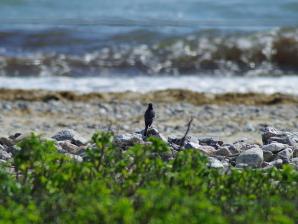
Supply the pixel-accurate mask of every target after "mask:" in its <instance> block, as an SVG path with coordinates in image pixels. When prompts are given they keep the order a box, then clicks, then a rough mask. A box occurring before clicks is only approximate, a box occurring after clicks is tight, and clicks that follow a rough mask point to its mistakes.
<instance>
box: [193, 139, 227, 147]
mask: <svg viewBox="0 0 298 224" xmlns="http://www.w3.org/2000/svg"><path fill="white" fill-rule="evenodd" d="M198 141H199V144H200V145H208V146H212V147H213V148H216V149H217V148H218V147H219V146H221V145H223V141H221V140H214V139H213V138H199V139H198Z"/></svg>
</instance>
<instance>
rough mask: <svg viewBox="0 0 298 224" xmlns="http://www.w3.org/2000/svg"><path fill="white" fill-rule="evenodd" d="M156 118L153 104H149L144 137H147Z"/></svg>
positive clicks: (145, 117)
mask: <svg viewBox="0 0 298 224" xmlns="http://www.w3.org/2000/svg"><path fill="white" fill-rule="evenodd" d="M154 117H155V112H154V110H153V105H152V103H149V104H148V107H147V110H146V111H145V114H144V120H145V130H144V136H147V131H148V128H149V127H151V125H152V123H153V120H154Z"/></svg>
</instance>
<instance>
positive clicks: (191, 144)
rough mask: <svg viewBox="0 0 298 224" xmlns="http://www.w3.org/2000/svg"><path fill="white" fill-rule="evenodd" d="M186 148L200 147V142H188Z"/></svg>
mask: <svg viewBox="0 0 298 224" xmlns="http://www.w3.org/2000/svg"><path fill="white" fill-rule="evenodd" d="M184 148H185V149H199V148H200V144H198V143H196V142H187V143H186V144H185V146H184Z"/></svg>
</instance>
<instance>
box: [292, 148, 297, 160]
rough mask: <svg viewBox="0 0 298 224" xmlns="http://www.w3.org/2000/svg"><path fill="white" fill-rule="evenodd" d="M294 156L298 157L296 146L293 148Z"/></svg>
mask: <svg viewBox="0 0 298 224" xmlns="http://www.w3.org/2000/svg"><path fill="white" fill-rule="evenodd" d="M293 157H294V158H296V157H298V149H296V148H295V149H294V150H293Z"/></svg>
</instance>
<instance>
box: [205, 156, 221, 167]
mask: <svg viewBox="0 0 298 224" xmlns="http://www.w3.org/2000/svg"><path fill="white" fill-rule="evenodd" d="M208 167H210V168H216V169H222V168H224V165H223V164H222V162H220V161H219V160H218V159H216V158H214V157H208Z"/></svg>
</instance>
